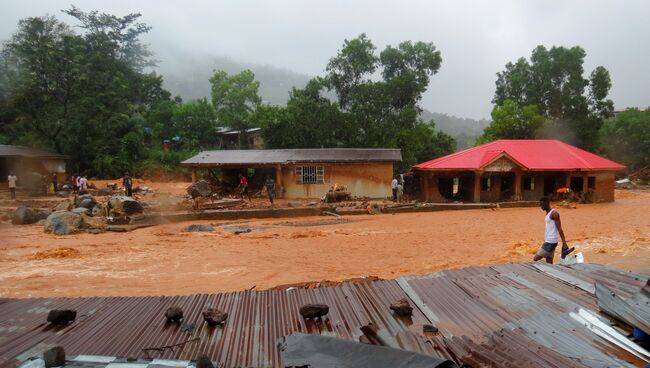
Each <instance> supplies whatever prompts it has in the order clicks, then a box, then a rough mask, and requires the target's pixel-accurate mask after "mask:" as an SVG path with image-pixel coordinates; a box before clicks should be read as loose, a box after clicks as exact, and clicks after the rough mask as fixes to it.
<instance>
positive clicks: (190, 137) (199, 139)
mask: <svg viewBox="0 0 650 368" xmlns="http://www.w3.org/2000/svg"><path fill="white" fill-rule="evenodd" d="M172 121H173V126H174V130H175V132H177V134H179V135H180V136H181V137H182V138H183V141H184V142H185V146H186V148H189V149H195V150H201V149H205V148H210V147H211V146H212V145H213V144H214V142H215V140H216V133H217V124H216V119H215V112H214V108H213V107H212V104H210V102H209V101H208V100H207V99H205V98H202V99H200V100H196V101H192V102H189V103H185V104H182V105H178V106H177V107H176V109H175V110H174V113H173V117H172Z"/></svg>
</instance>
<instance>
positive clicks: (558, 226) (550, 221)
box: [533, 197, 569, 263]
mask: <svg viewBox="0 0 650 368" xmlns="http://www.w3.org/2000/svg"><path fill="white" fill-rule="evenodd" d="M539 205H540V207H541V208H542V210H543V211H545V212H546V216H545V217H544V221H545V222H546V228H545V229H544V244H542V246H541V247H540V248H539V250H538V251H537V253H536V254H535V257H533V262H537V261H539V260H540V259H542V258H544V259H546V263H553V256H554V255H555V248H556V247H557V243H558V240H559V239H562V252H564V251H566V250H568V249H569V246H568V245H567V244H566V238H565V237H564V231H563V230H562V222H561V221H560V213H559V212H558V210H557V209H555V208H551V201H550V200H549V198H548V197H543V198H541V199H540V200H539ZM558 235H559V238H558Z"/></svg>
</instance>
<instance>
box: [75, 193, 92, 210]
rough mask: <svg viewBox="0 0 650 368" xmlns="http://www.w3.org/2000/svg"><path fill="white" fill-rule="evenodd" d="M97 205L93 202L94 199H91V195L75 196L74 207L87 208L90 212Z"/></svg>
mask: <svg viewBox="0 0 650 368" xmlns="http://www.w3.org/2000/svg"><path fill="white" fill-rule="evenodd" d="M96 204H97V201H96V200H95V197H93V196H92V195H91V194H82V195H79V196H77V198H75V201H74V205H75V207H83V208H87V209H89V210H92V209H93V207H95V205H96Z"/></svg>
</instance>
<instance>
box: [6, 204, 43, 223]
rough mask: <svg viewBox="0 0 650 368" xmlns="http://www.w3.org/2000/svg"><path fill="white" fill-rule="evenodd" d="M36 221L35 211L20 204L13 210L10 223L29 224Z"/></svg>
mask: <svg viewBox="0 0 650 368" xmlns="http://www.w3.org/2000/svg"><path fill="white" fill-rule="evenodd" d="M36 221H38V220H37V219H36V213H35V212H34V211H33V210H32V209H31V208H29V207H25V206H20V207H18V208H16V211H14V215H13V217H12V219H11V223H12V224H14V225H29V224H33V223H35V222H36Z"/></svg>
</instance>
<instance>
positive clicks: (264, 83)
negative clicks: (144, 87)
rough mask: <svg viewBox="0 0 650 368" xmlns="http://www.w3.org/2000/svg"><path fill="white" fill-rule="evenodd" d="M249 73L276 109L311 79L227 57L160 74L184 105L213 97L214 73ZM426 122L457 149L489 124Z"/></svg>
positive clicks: (427, 116) (450, 119)
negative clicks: (247, 71) (454, 142)
mask: <svg viewBox="0 0 650 368" xmlns="http://www.w3.org/2000/svg"><path fill="white" fill-rule="evenodd" d="M244 69H250V70H252V71H253V73H255V78H256V79H257V80H258V81H259V82H260V95H261V97H262V100H263V101H264V102H266V103H269V104H273V105H284V104H286V102H287V99H288V98H289V91H291V88H292V87H303V86H305V85H306V84H307V82H308V81H309V80H310V79H311V78H312V77H311V76H309V75H306V74H300V73H296V72H294V71H291V70H289V69H281V68H277V67H273V66H269V65H256V64H249V63H243V62H239V61H235V60H232V59H230V58H226V57H209V58H200V59H199V58H197V59H191V58H188V59H183V60H182V62H177V63H174V65H173V66H172V65H165V63H163V64H162V65H161V66H160V69H159V72H160V73H161V74H162V75H163V76H164V83H165V88H167V89H168V90H169V91H170V92H171V93H172V95H174V96H176V95H179V96H181V97H182V98H183V100H185V101H189V100H194V99H197V98H203V97H208V98H209V97H210V82H209V81H208V79H209V78H210V77H211V76H212V74H213V71H214V70H224V71H226V72H227V73H229V74H234V73H238V72H240V71H242V70H244ZM421 116H422V119H424V120H425V121H429V120H432V119H433V120H434V121H435V124H436V128H437V129H440V130H442V131H443V132H445V133H447V134H449V135H451V136H452V137H454V138H455V139H456V141H457V143H458V145H457V146H458V149H464V148H467V147H471V146H472V145H474V141H475V140H476V138H477V137H478V136H479V135H481V133H482V132H483V129H484V128H485V127H486V126H487V125H488V124H489V121H487V120H484V119H483V120H473V119H468V118H459V117H456V116H451V115H447V114H442V113H436V112H431V111H428V110H426V109H425V110H424V111H423V112H422V114H421Z"/></svg>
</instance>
